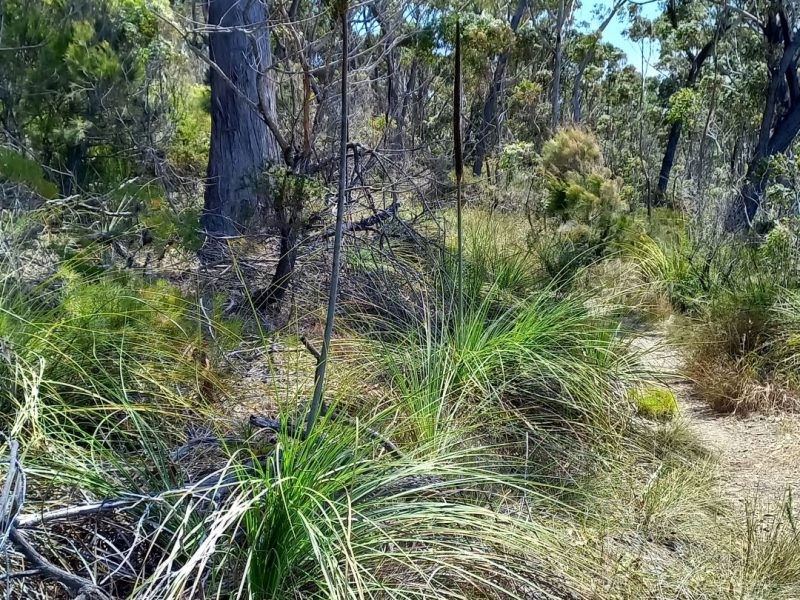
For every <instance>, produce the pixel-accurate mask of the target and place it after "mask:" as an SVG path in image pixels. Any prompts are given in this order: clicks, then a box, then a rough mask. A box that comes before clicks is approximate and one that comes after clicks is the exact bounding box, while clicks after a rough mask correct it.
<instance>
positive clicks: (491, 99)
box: [472, 0, 528, 177]
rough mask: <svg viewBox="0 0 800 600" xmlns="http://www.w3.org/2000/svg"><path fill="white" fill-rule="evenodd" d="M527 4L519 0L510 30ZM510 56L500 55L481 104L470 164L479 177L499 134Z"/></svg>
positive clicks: (515, 26)
mask: <svg viewBox="0 0 800 600" xmlns="http://www.w3.org/2000/svg"><path fill="white" fill-rule="evenodd" d="M527 6H528V0H519V2H518V4H517V10H516V12H515V13H514V16H512V17H511V31H513V32H514V33H516V31H517V29H518V28H519V24H520V22H521V21H522V15H523V13H524V12H525V9H526V8H527ZM510 58H511V51H510V50H506V51H505V52H503V53H502V54H501V55H500V58H499V59H498V60H497V65H496V66H495V69H494V73H493V75H492V83H491V85H490V86H489V93H488V95H487V96H486V102H485V103H484V105H483V111H482V114H481V123H480V127H478V132H477V140H476V143H475V162H474V163H473V166H472V173H473V174H474V175H475V176H476V177H480V175H481V173H483V161H484V160H485V159H486V154H487V153H488V151H489V150H490V149H491V148H492V147H493V146H494V139H495V137H496V136H497V135H498V134H499V124H498V122H497V114H498V107H499V104H500V99H501V98H500V97H501V95H502V93H503V79H504V78H505V72H506V67H508V61H509V60H510Z"/></svg>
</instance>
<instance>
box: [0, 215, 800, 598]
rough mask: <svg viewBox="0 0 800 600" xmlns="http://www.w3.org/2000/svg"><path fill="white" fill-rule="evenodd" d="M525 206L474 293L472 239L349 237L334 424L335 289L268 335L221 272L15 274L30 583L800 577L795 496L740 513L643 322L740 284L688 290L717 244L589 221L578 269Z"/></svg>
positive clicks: (497, 593)
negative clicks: (314, 398) (320, 316)
mask: <svg viewBox="0 0 800 600" xmlns="http://www.w3.org/2000/svg"><path fill="white" fill-rule="evenodd" d="M517 218H518V215H513V214H506V215H503V214H492V215H489V214H488V213H487V212H485V211H484V210H483V209H472V210H469V211H466V213H465V217H464V223H465V240H466V243H465V264H466V267H465V268H466V272H465V285H464V298H463V299H462V305H463V309H460V310H463V313H459V309H458V308H457V306H458V303H457V302H456V294H457V291H456V288H455V287H454V281H455V279H454V277H455V272H456V268H457V261H455V260H454V258H453V254H452V253H451V250H449V249H448V250H446V251H444V253H443V251H442V249H441V248H440V247H437V246H436V245H435V244H434V245H431V244H429V243H428V244H422V245H420V244H417V243H410V242H409V241H408V240H404V239H402V238H400V239H399V240H398V241H397V242H391V241H390V244H395V247H394V248H392V249H391V256H392V259H391V260H387V259H386V258H385V256H386V253H383V254H380V253H375V252H373V251H371V250H370V249H369V247H366V246H365V247H363V248H359V247H358V246H354V247H352V248H350V249H348V251H347V252H346V255H345V269H344V272H343V276H344V277H345V280H346V282H347V283H346V288H347V289H348V290H349V292H348V293H347V294H346V295H345V298H344V300H343V303H342V305H341V307H340V321H341V327H340V328H339V330H338V332H337V334H336V337H335V340H334V344H333V357H332V364H331V372H332V379H331V381H330V383H329V385H328V388H327V391H326V405H325V411H324V413H323V416H322V417H320V421H319V423H318V425H317V426H316V427H315V428H314V429H313V430H312V431H311V432H310V433H308V432H307V431H306V430H305V428H304V427H303V424H304V419H305V414H306V413H305V411H306V410H307V409H308V400H309V398H310V396H309V394H310V389H311V387H312V386H313V360H312V359H313V356H312V355H313V354H314V353H315V352H316V351H317V350H316V348H317V347H318V346H319V339H318V335H319V333H318V332H319V331H320V329H319V326H318V325H315V320H316V319H317V317H315V316H314V314H315V313H314V311H313V310H310V311H307V312H304V313H303V315H302V317H300V316H299V315H300V313H299V312H298V313H297V314H298V318H294V319H290V320H289V321H288V323H286V324H284V325H283V326H282V327H281V328H279V329H277V330H272V331H268V330H267V329H266V326H267V323H266V322H264V321H263V320H262V319H261V318H260V317H259V316H258V314H257V313H253V312H252V311H251V310H250V309H248V308H247V305H246V304H242V305H241V306H242V308H240V309H239V310H238V311H227V312H226V308H225V307H226V305H227V303H226V301H225V299H224V298H223V296H224V294H225V291H224V290H223V289H217V292H216V294H217V295H216V297H211V301H209V300H208V298H209V295H208V294H205V300H204V298H203V296H195V297H192V296H190V295H187V292H186V287H187V286H186V279H185V278H178V279H177V280H175V282H177V283H180V285H181V288H182V289H181V288H179V287H176V286H175V285H174V283H172V284H171V283H170V282H169V281H168V280H167V279H164V278H156V279H153V278H152V277H147V278H143V277H142V276H141V275H139V274H137V273H136V272H135V270H133V271H132V270H130V269H128V270H122V271H119V270H111V271H108V270H104V269H97V268H96V267H93V266H92V265H93V263H92V261H90V260H86V259H85V255H84V256H83V257H82V256H81V255H80V254H79V255H77V256H74V257H73V258H72V259H70V260H66V261H63V262H60V263H55V264H54V265H53V267H54V268H53V271H52V273H51V274H50V275H49V276H48V277H47V278H45V279H43V280H38V281H36V280H33V279H25V278H20V277H18V276H17V274H18V272H16V271H7V272H6V275H5V278H4V285H3V293H2V319H0V335H2V341H3V356H2V359H3V360H2V371H1V376H2V380H3V389H4V397H3V404H2V406H3V410H2V419H3V431H4V432H5V435H6V437H5V446H6V449H7V453H9V452H10V461H9V462H7V463H6V471H5V487H4V488H3V496H2V498H3V506H4V510H5V512H4V514H5V519H4V521H3V523H4V525H3V527H4V531H5V534H6V535H7V536H8V539H9V541H10V542H11V544H12V547H13V551H10V552H8V553H7V557H8V563H7V564H8V565H9V568H10V571H9V572H16V571H20V572H23V573H24V572H25V569H29V570H30V569H35V570H37V571H38V572H39V573H40V576H37V577H14V578H13V579H10V580H7V583H6V585H7V588H6V589H7V590H9V593H10V594H11V596H12V597H19V598H23V597H25V598H37V597H38V598H53V597H61V596H62V595H66V596H67V597H77V596H79V595H81V594H83V597H86V598H89V597H112V598H154V599H155V598H165V599H166V598H175V599H177V598H195V597H216V598H289V597H309V598H312V597H314V598H351V597H353V598H354V597H374V598H413V597H419V598H455V597H459V598H476V597H497V598H501V597H502V598H525V597H527V598H530V597H533V598H540V597H541V598H643V597H651V598H664V599H666V598H731V599H732V598H763V599H765V600H766V599H773V598H774V599H778V598H787V599H788V598H792V597H794V596H796V595H797V593H798V582H800V551H799V548H800V545H799V544H798V543H797V542H798V537H799V536H800V534H799V533H798V531H797V529H796V525H795V518H796V517H795V512H794V510H793V506H792V498H791V496H787V498H786V500H785V503H784V504H783V505H781V506H769V507H762V508H760V509H758V510H757V509H756V508H755V505H753V506H754V508H753V509H752V510H750V511H748V512H747V514H746V515H742V514H741V513H740V512H737V511H736V510H734V507H733V506H732V505H731V502H730V499H728V498H725V497H724V494H722V493H721V492H720V487H719V481H718V477H717V473H718V471H717V469H716V467H715V461H714V458H713V456H711V455H710V454H709V452H708V451H707V450H706V449H704V448H703V447H702V446H701V445H700V443H699V442H698V441H697V440H696V439H695V438H694V437H693V433H692V431H691V429H690V428H689V427H687V424H686V423H685V422H684V420H683V419H682V417H681V416H680V414H678V411H677V409H676V406H675V405H674V404H675V401H674V398H673V397H672V396H671V392H669V391H668V390H667V389H666V388H665V387H664V386H663V384H662V383H661V382H660V381H659V376H660V375H661V374H660V373H658V372H654V371H653V369H652V365H650V366H648V365H647V361H643V360H642V356H641V355H640V351H638V350H636V347H635V345H632V344H631V340H632V339H633V338H634V337H635V336H636V335H637V332H636V327H637V326H636V325H635V324H634V325H632V324H631V323H633V321H632V320H631V319H632V318H633V317H637V318H638V319H639V320H640V321H641V320H644V321H647V320H648V319H651V320H652V319H658V318H660V317H661V316H663V312H664V311H665V310H667V308H666V307H668V306H670V307H675V310H682V311H683V312H684V313H685V315H686V316H685V317H684V318H685V319H687V320H688V319H692V318H693V315H694V314H697V313H694V312H693V311H700V310H722V308H721V306H724V304H721V306H720V307H719V308H718V307H717V305H716V304H715V302H716V298H715V299H713V300H712V301H709V303H708V306H709V307H711V308H707V307H702V308H701V307H699V306H686V307H682V306H681V302H682V301H683V299H685V298H686V297H688V296H690V295H691V297H698V296H694V295H693V293H689V292H686V291H685V290H684V289H683V288H681V287H680V286H685V285H691V284H692V283H693V282H692V281H691V280H687V279H686V278H685V276H684V275H682V273H683V272H684V271H681V269H685V270H687V271H689V272H691V266H688V267H687V266H685V265H682V264H680V263H679V260H680V258H679V256H680V255H679V254H677V252H678V250H677V249H675V248H674V247H672V246H665V245H659V246H657V247H656V246H655V245H653V244H654V242H652V241H651V240H654V239H656V238H652V237H650V234H648V233H638V234H637V235H638V236H639V237H637V238H636V239H633V240H631V239H628V237H630V236H628V237H626V236H621V237H620V239H621V240H623V241H622V242H620V246H619V248H615V249H611V250H609V251H610V252H611V254H610V255H609V256H608V257H607V258H604V259H603V260H598V259H597V258H596V257H595V256H592V257H591V258H590V259H587V260H586V261H585V262H584V263H583V264H580V265H576V263H578V262H581V260H582V259H581V257H582V256H583V254H581V253H575V250H574V248H573V245H572V243H571V242H569V248H566V250H563V251H566V252H569V253H571V256H572V258H571V260H570V261H566V265H567V267H568V268H570V269H572V272H570V273H566V274H565V273H561V274H559V276H558V277H555V278H553V277H552V276H551V274H550V273H549V271H548V269H551V268H552V265H551V264H550V263H549V261H548V258H549V257H552V256H553V253H554V249H553V248H552V247H551V246H550V247H547V248H543V247H542V246H541V245H539V244H536V243H533V244H532V243H531V241H530V239H529V238H528V237H527V235H525V234H524V232H523V233H521V230H520V228H519V227H518V226H517ZM637 222H638V221H637ZM637 227H638V226H637ZM651 227H652V225H651ZM630 231H639V230H638V229H636V228H634V227H631V229H630ZM629 233H630V232H629ZM631 235H633V234H631ZM654 235H655V234H654ZM562 242H563V243H568V240H566V241H565V240H562ZM547 243H548V244H550V245H552V243H553V241H552V240H548V242H547ZM647 244H650V246H648V245H647ZM570 248H572V249H570ZM656 248H658V250H656ZM665 248H666V250H665ZM763 251H765V250H763V249H759V250H755V251H754V252H763ZM768 251H771V250H769V249H768ZM658 252H660V254H659V253H658ZM673 252H674V253H675V254H673ZM749 258H752V257H749ZM560 260H564V259H560ZM743 260H744V259H743ZM244 262H247V261H246V260H244ZM742 264H743V265H744V264H746V263H744V262H743V263H742ZM742 268H745V267H744V266H743V267H742ZM412 274H413V277H412ZM679 275H680V277H679ZM737 281H741V280H740V279H737ZM620 282H623V283H624V284H623V285H620ZM633 282H636V283H635V284H632V283H633ZM720 285H722V284H720ZM754 285H757V286H761V285H762V282H758V283H754ZM758 290H759V291H761V287H758ZM765 293H766V292H765ZM723 297H724V296H723ZM791 297H792V296H791V295H784V294H783V293H780V294H777V295H776V296H775V297H774V298H773V300H772V303H771V304H770V305H769V306H770V308H769V310H770V311H774V312H770V313H769V314H770V316H771V318H774V319H778V320H780V322H781V323H785V322H786V319H787V318H789V317H788V315H790V314H792V313H790V312H788V311H790V310H791V307H792V306H794V305H792V304H791V303H790V302H791V300H790V299H791ZM719 302H720V303H722V302H723V301H722V300H720V301H719ZM306 304H308V303H307V302H306ZM298 306H304V305H302V304H301V305H298ZM759 306H762V305H759ZM306 308H308V306H306ZM297 310H298V311H299V310H300V308H298V309H297ZM713 314H718V313H713ZM731 318H738V312H737V313H735V314H734V315H733V316H732V317H731ZM316 322H317V323H318V320H317V321H316ZM736 322H737V323H738V322H739V321H736ZM638 326H639V327H641V325H638ZM693 327H694V326H692V327H687V328H686V331H691V329H692V328H693ZM708 327H719V328H720V329H721V330H722V331H725V332H727V329H725V328H726V327H729V325H728V323H727V322H726V321H722V322H720V321H713V322H712V321H709V325H708ZM765 327H767V325H765ZM781 331H785V330H783V329H782V330H781ZM687 335H688V334H687ZM697 335H700V334H699V333H698V334H697ZM783 335H786V334H785V333H784V334H783ZM679 338H680V336H679ZM689 339H690V340H691V339H692V338H691V336H689ZM781 339H785V338H781ZM779 342H780V340H779V339H775V340H773V341H771V343H770V345H769V346H768V347H767V348H765V349H764V354H763V355H761V354H759V355H758V356H759V358H758V359H756V358H755V357H751V356H750V355H748V354H745V355H743V356H744V357H745V358H742V359H741V360H759V361H762V360H763V361H765V360H767V357H770V356H772V354H770V353H780V356H781V357H784V356H785V354H784V352H785V347H784V349H783V350H781V349H780V348H781V347H780V346H779V345H778V344H779ZM720 343H722V342H720ZM698 348H701V347H699V346H698ZM696 352H698V356H700V355H701V353H702V355H705V353H707V352H708V350H707V349H706V348H705V347H702V348H701V349H698V350H696ZM726 356H727V355H726ZM726 360H728V359H727V358H726ZM737 360H740V359H737ZM781 360H785V359H784V358H782V359H781ZM731 364H733V365H738V364H739V363H737V362H735V361H732V363H731ZM759 364H760V363H759ZM775 365H776V366H775V367H774V370H770V371H767V372H766V373H767V374H766V377H769V378H770V380H772V378H773V377H775V375H774V374H775V373H778V372H781V371H780V369H781V368H782V366H781V365H782V363H781V362H780V361H776V362H775ZM689 374H690V375H694V376H695V378H697V379H699V382H698V383H699V385H700V387H699V390H700V391H701V393H702V391H703V389H704V388H703V387H702V386H703V383H702V379H701V378H699V377H697V372H693V371H690V373H689ZM748 374H750V372H749V371H748ZM754 376H755V375H754ZM748 381H749V380H748ZM742 385H744V384H742ZM748 385H749V384H748ZM752 385H756V384H755V383H753V384H752ZM737 393H740V392H737ZM244 396H247V397H248V400H247V401H246V402H245V401H244V400H241V401H240V398H242V397H244ZM737 397H738V396H737ZM709 401H710V402H712V403H714V405H715V406H719V405H718V403H717V401H716V397H715V396H714V397H710V398H709ZM244 406H246V408H244ZM727 406H728V405H724V407H725V408H727ZM781 406H783V405H781ZM736 407H737V408H740V407H742V403H741V402H738V401H737V404H736ZM770 407H772V408H774V407H775V405H774V403H772V402H771V403H770ZM759 408H761V409H763V408H765V407H764V406H759ZM248 411H249V412H248ZM754 500H755V499H754ZM766 515H770V516H766ZM51 570H55V571H51ZM67 575H68V576H69V577H67Z"/></svg>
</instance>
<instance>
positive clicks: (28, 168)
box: [0, 148, 58, 198]
mask: <svg viewBox="0 0 800 600" xmlns="http://www.w3.org/2000/svg"><path fill="white" fill-rule="evenodd" d="M2 180H5V181H9V182H12V183H21V184H23V185H25V186H27V187H29V188H31V189H32V190H33V191H35V192H36V193H37V194H39V195H40V196H44V197H45V198H54V197H55V196H56V193H57V191H58V190H57V189H56V186H55V185H54V184H53V183H52V182H51V181H48V180H47V178H46V177H45V175H44V173H43V172H42V167H41V165H39V164H38V163H37V162H36V161H33V160H31V159H29V158H26V157H25V156H23V155H22V154H20V153H19V152H15V151H14V150H12V149H10V148H0V181H2Z"/></svg>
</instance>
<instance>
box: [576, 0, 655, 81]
mask: <svg viewBox="0 0 800 600" xmlns="http://www.w3.org/2000/svg"><path fill="white" fill-rule="evenodd" d="M612 5H613V1H612V0H583V2H582V6H581V7H580V8H579V9H578V11H577V12H576V14H575V22H576V23H581V22H584V21H586V22H588V23H589V26H588V27H587V28H586V30H587V31H594V30H596V29H597V27H599V26H600V23H601V22H602V21H603V19H604V18H605V16H606V15H607V14H608V11H609V10H611V6H612ZM597 7H602V11H601V15H600V16H595V14H594V13H596V12H597V11H596V10H595V9H596V8H597ZM619 13H621V14H623V15H626V16H627V10H626V7H624V6H623V7H622V9H621V10H620V11H619ZM658 13H659V7H658V3H656V2H653V3H650V4H645V5H643V6H642V14H643V15H644V16H646V17H649V18H653V17H655V16H657V15H658ZM627 27H628V20H627V18H623V20H622V21H620V15H619V14H617V16H616V17H614V20H613V21H611V23H609V25H608V27H607V28H606V30H605V33H604V34H603V41H605V42H611V43H612V44H614V45H615V46H617V47H618V48H621V49H622V50H623V51H624V52H625V54H626V55H627V57H628V62H629V63H630V64H632V65H635V66H636V67H637V68H638V69H639V70H644V72H645V74H650V75H652V74H653V73H652V72H651V71H652V69H653V67H652V66H650V65H652V64H654V63H655V62H656V61H657V60H658V45H657V44H654V43H649V42H645V44H644V59H645V62H644V69H642V48H641V45H640V44H639V43H637V42H634V41H632V40H630V39H629V38H628V37H627V36H626V35H625V34H624V33H623V32H624V31H625V29H626V28H627Z"/></svg>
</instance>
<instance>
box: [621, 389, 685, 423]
mask: <svg viewBox="0 0 800 600" xmlns="http://www.w3.org/2000/svg"><path fill="white" fill-rule="evenodd" d="M630 396H631V398H632V399H633V401H634V402H635V403H636V411H637V412H638V413H639V414H640V415H642V416H643V417H647V418H648V419H656V420H661V419H671V418H672V417H674V416H675V415H676V414H677V413H678V403H677V401H676V400H675V394H673V393H672V392H670V391H669V390H665V389H662V388H647V389H633V390H631V391H630Z"/></svg>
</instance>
